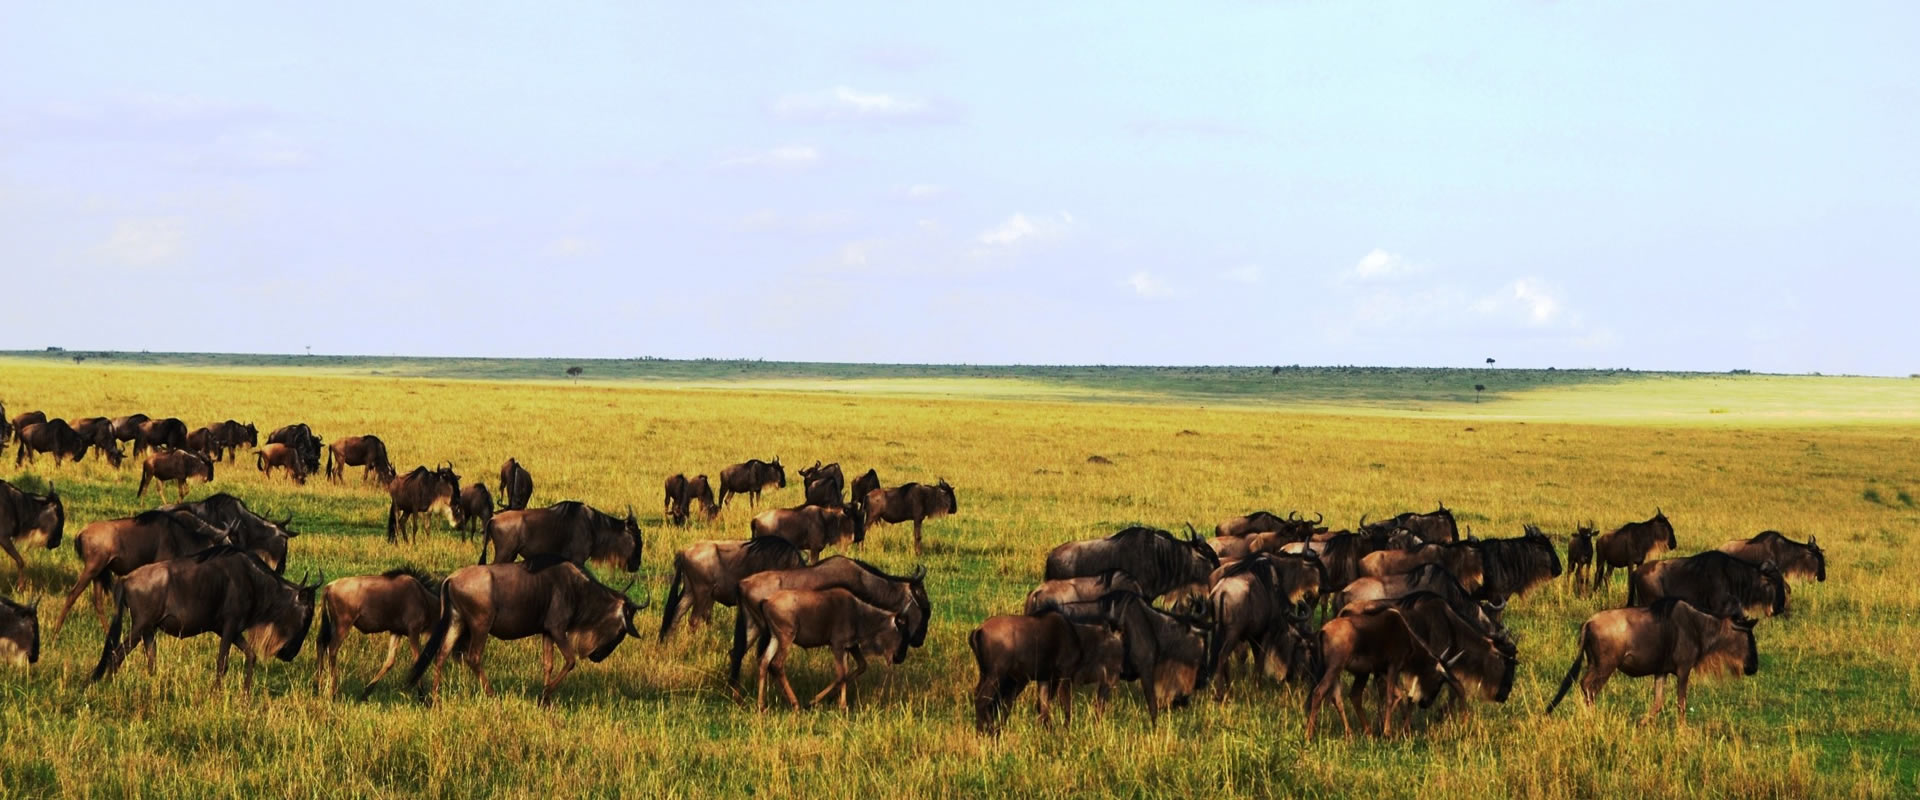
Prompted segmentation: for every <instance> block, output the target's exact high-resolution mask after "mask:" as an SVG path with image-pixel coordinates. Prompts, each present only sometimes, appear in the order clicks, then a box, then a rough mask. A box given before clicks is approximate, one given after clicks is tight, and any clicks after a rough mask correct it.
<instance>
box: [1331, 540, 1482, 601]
mask: <svg viewBox="0 0 1920 800" xmlns="http://www.w3.org/2000/svg"><path fill="white" fill-rule="evenodd" d="M1478 545H1479V542H1477V541H1467V542H1453V543H1451V544H1423V545H1420V546H1419V547H1418V548H1415V549H1413V550H1376V551H1374V552H1372V553H1368V554H1367V555H1366V556H1365V557H1363V558H1361V559H1360V577H1363V578H1378V577H1381V576H1383V575H1404V574H1406V573H1408V572H1412V571H1413V570H1415V569H1417V568H1419V567H1420V566H1421V565H1424V564H1445V565H1446V567H1447V570H1448V571H1450V572H1452V573H1453V575H1454V578H1456V579H1457V580H1459V581H1460V585H1461V586H1465V587H1467V591H1470V592H1476V593H1477V592H1479V591H1480V587H1481V584H1482V583H1484V582H1485V581H1486V565H1485V563H1484V561H1483V559H1482V558H1481V551H1480V548H1479V546H1478Z"/></svg>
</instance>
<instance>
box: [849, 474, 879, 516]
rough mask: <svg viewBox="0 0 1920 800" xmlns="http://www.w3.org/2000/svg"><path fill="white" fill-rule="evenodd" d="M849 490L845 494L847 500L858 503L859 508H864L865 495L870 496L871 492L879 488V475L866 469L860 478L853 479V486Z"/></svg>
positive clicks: (865, 502) (865, 503)
mask: <svg viewBox="0 0 1920 800" xmlns="http://www.w3.org/2000/svg"><path fill="white" fill-rule="evenodd" d="M849 488H850V491H849V492H848V493H847V499H848V500H852V501H853V502H855V503H859V504H860V505H861V507H862V508H864V507H866V505H867V495H869V494H872V493H873V490H875V489H878V488H880V473H878V472H875V471H873V470H872V469H868V470H867V471H866V472H865V473H862V474H861V475H860V477H858V478H854V479H853V486H851V487H849Z"/></svg>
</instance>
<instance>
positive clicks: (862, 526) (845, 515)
mask: <svg viewBox="0 0 1920 800" xmlns="http://www.w3.org/2000/svg"><path fill="white" fill-rule="evenodd" d="M828 511H831V512H836V513H837V514H838V517H837V519H836V520H833V521H835V522H837V524H838V525H839V526H840V530H839V531H838V533H839V534H840V536H841V537H843V538H844V537H851V538H852V539H853V541H854V542H855V543H858V542H864V541H866V540H867V512H866V511H864V510H862V509H861V508H860V506H858V505H855V504H853V503H843V504H841V506H840V507H839V508H829V509H828Z"/></svg>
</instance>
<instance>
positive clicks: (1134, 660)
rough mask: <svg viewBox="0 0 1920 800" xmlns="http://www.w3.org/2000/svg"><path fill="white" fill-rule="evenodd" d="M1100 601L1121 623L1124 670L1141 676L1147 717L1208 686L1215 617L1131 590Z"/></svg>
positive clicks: (1103, 609) (1154, 718) (1155, 719)
mask: <svg viewBox="0 0 1920 800" xmlns="http://www.w3.org/2000/svg"><path fill="white" fill-rule="evenodd" d="M1197 538H1198V537H1196V539H1197ZM1098 603H1099V605H1100V610H1101V613H1102V615H1103V616H1104V617H1105V618H1106V619H1107V620H1108V622H1109V623H1110V624H1112V625H1113V626H1114V627H1116V628H1119V629H1120V636H1121V642H1122V643H1123V644H1122V647H1123V656H1122V657H1123V658H1124V663H1125V672H1127V673H1128V674H1131V675H1137V676H1139V678H1140V691H1141V693H1142V694H1143V695H1144V696H1145V698H1146V703H1147V718H1148V720H1150V721H1153V722H1158V721H1159V719H1160V712H1161V711H1163V710H1165V709H1169V708H1179V707H1181V706H1184V705H1186V704H1187V702H1188V700H1189V698H1191V697H1192V695H1193V694H1194V693H1196V692H1199V691H1202V690H1204V689H1206V688H1207V681H1208V680H1210V679H1211V678H1212V676H1213V667H1214V664H1213V659H1212V658H1211V655H1212V653H1211V648H1210V647H1209V646H1208V639H1209V638H1210V636H1211V634H1212V630H1213V626H1212V623H1210V622H1209V621H1208V620H1206V619H1204V618H1201V617H1191V616H1187V615H1184V614H1174V613H1171V612H1167V611H1161V610H1160V609H1157V608H1154V607H1153V606H1152V605H1151V604H1150V603H1149V602H1148V601H1147V598H1146V597H1145V596H1142V595H1138V594H1134V593H1132V592H1109V593H1107V594H1106V595H1105V596H1103V597H1101V598H1100V600H1099V601H1098Z"/></svg>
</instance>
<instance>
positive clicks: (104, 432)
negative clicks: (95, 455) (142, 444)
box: [72, 417, 120, 464]
mask: <svg viewBox="0 0 1920 800" xmlns="http://www.w3.org/2000/svg"><path fill="white" fill-rule="evenodd" d="M72 425H73V432H74V433H77V434H80V438H82V439H85V440H87V443H88V444H90V445H93V447H94V449H96V450H99V451H100V453H101V455H102V456H103V457H104V456H105V455H106V453H107V451H109V450H119V449H120V443H119V440H117V439H115V438H113V420H110V419H107V418H106V417H87V418H86V419H81V420H75V421H74V422H73V423H72ZM115 463H116V464H117V463H118V462H115Z"/></svg>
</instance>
